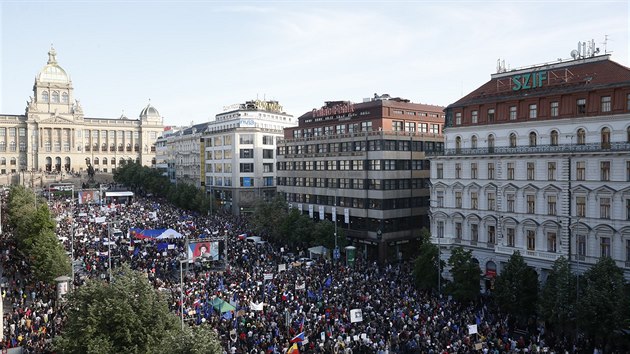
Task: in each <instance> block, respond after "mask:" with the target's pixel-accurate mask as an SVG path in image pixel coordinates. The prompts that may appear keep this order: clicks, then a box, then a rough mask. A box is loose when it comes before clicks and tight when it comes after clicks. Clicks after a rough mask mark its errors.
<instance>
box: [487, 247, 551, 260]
mask: <svg viewBox="0 0 630 354" xmlns="http://www.w3.org/2000/svg"><path fill="white" fill-rule="evenodd" d="M495 251H496V252H497V253H502V254H507V255H512V254H513V253H514V251H521V254H522V255H523V256H525V257H534V258H540V259H545V260H550V261H555V260H556V259H558V258H560V256H561V254H559V253H555V252H544V251H536V250H522V249H520V248H515V247H504V246H497V247H495Z"/></svg>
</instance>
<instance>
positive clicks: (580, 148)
mask: <svg viewBox="0 0 630 354" xmlns="http://www.w3.org/2000/svg"><path fill="white" fill-rule="evenodd" d="M606 151H630V143H628V142H613V143H605V144H602V143H589V144H561V145H537V146H516V147H508V146H497V147H493V148H489V147H482V148H475V149H472V148H460V149H444V152H443V153H442V152H439V151H436V152H427V155H432V156H468V155H515V154H544V153H550V154H558V153H576V152H606Z"/></svg>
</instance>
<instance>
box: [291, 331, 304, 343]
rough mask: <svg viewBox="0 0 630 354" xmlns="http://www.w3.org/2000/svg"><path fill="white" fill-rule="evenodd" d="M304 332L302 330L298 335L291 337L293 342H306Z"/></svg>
mask: <svg viewBox="0 0 630 354" xmlns="http://www.w3.org/2000/svg"><path fill="white" fill-rule="evenodd" d="M304 338H305V337H304V332H300V333H299V334H298V335H297V336H295V337H293V339H291V343H301V342H304Z"/></svg>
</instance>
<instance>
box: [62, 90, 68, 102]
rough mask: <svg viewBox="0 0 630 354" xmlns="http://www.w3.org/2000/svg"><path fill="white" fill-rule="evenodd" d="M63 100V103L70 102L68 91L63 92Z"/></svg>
mask: <svg viewBox="0 0 630 354" xmlns="http://www.w3.org/2000/svg"><path fill="white" fill-rule="evenodd" d="M61 102H62V103H68V93H67V92H64V93H62V94H61Z"/></svg>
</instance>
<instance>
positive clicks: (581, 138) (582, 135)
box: [577, 128, 586, 145]
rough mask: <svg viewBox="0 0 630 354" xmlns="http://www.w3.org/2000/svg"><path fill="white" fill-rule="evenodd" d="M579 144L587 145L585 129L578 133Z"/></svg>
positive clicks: (579, 130)
mask: <svg viewBox="0 0 630 354" xmlns="http://www.w3.org/2000/svg"><path fill="white" fill-rule="evenodd" d="M577 144H578V145H584V144H586V131H584V129H582V128H580V129H578V131H577Z"/></svg>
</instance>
